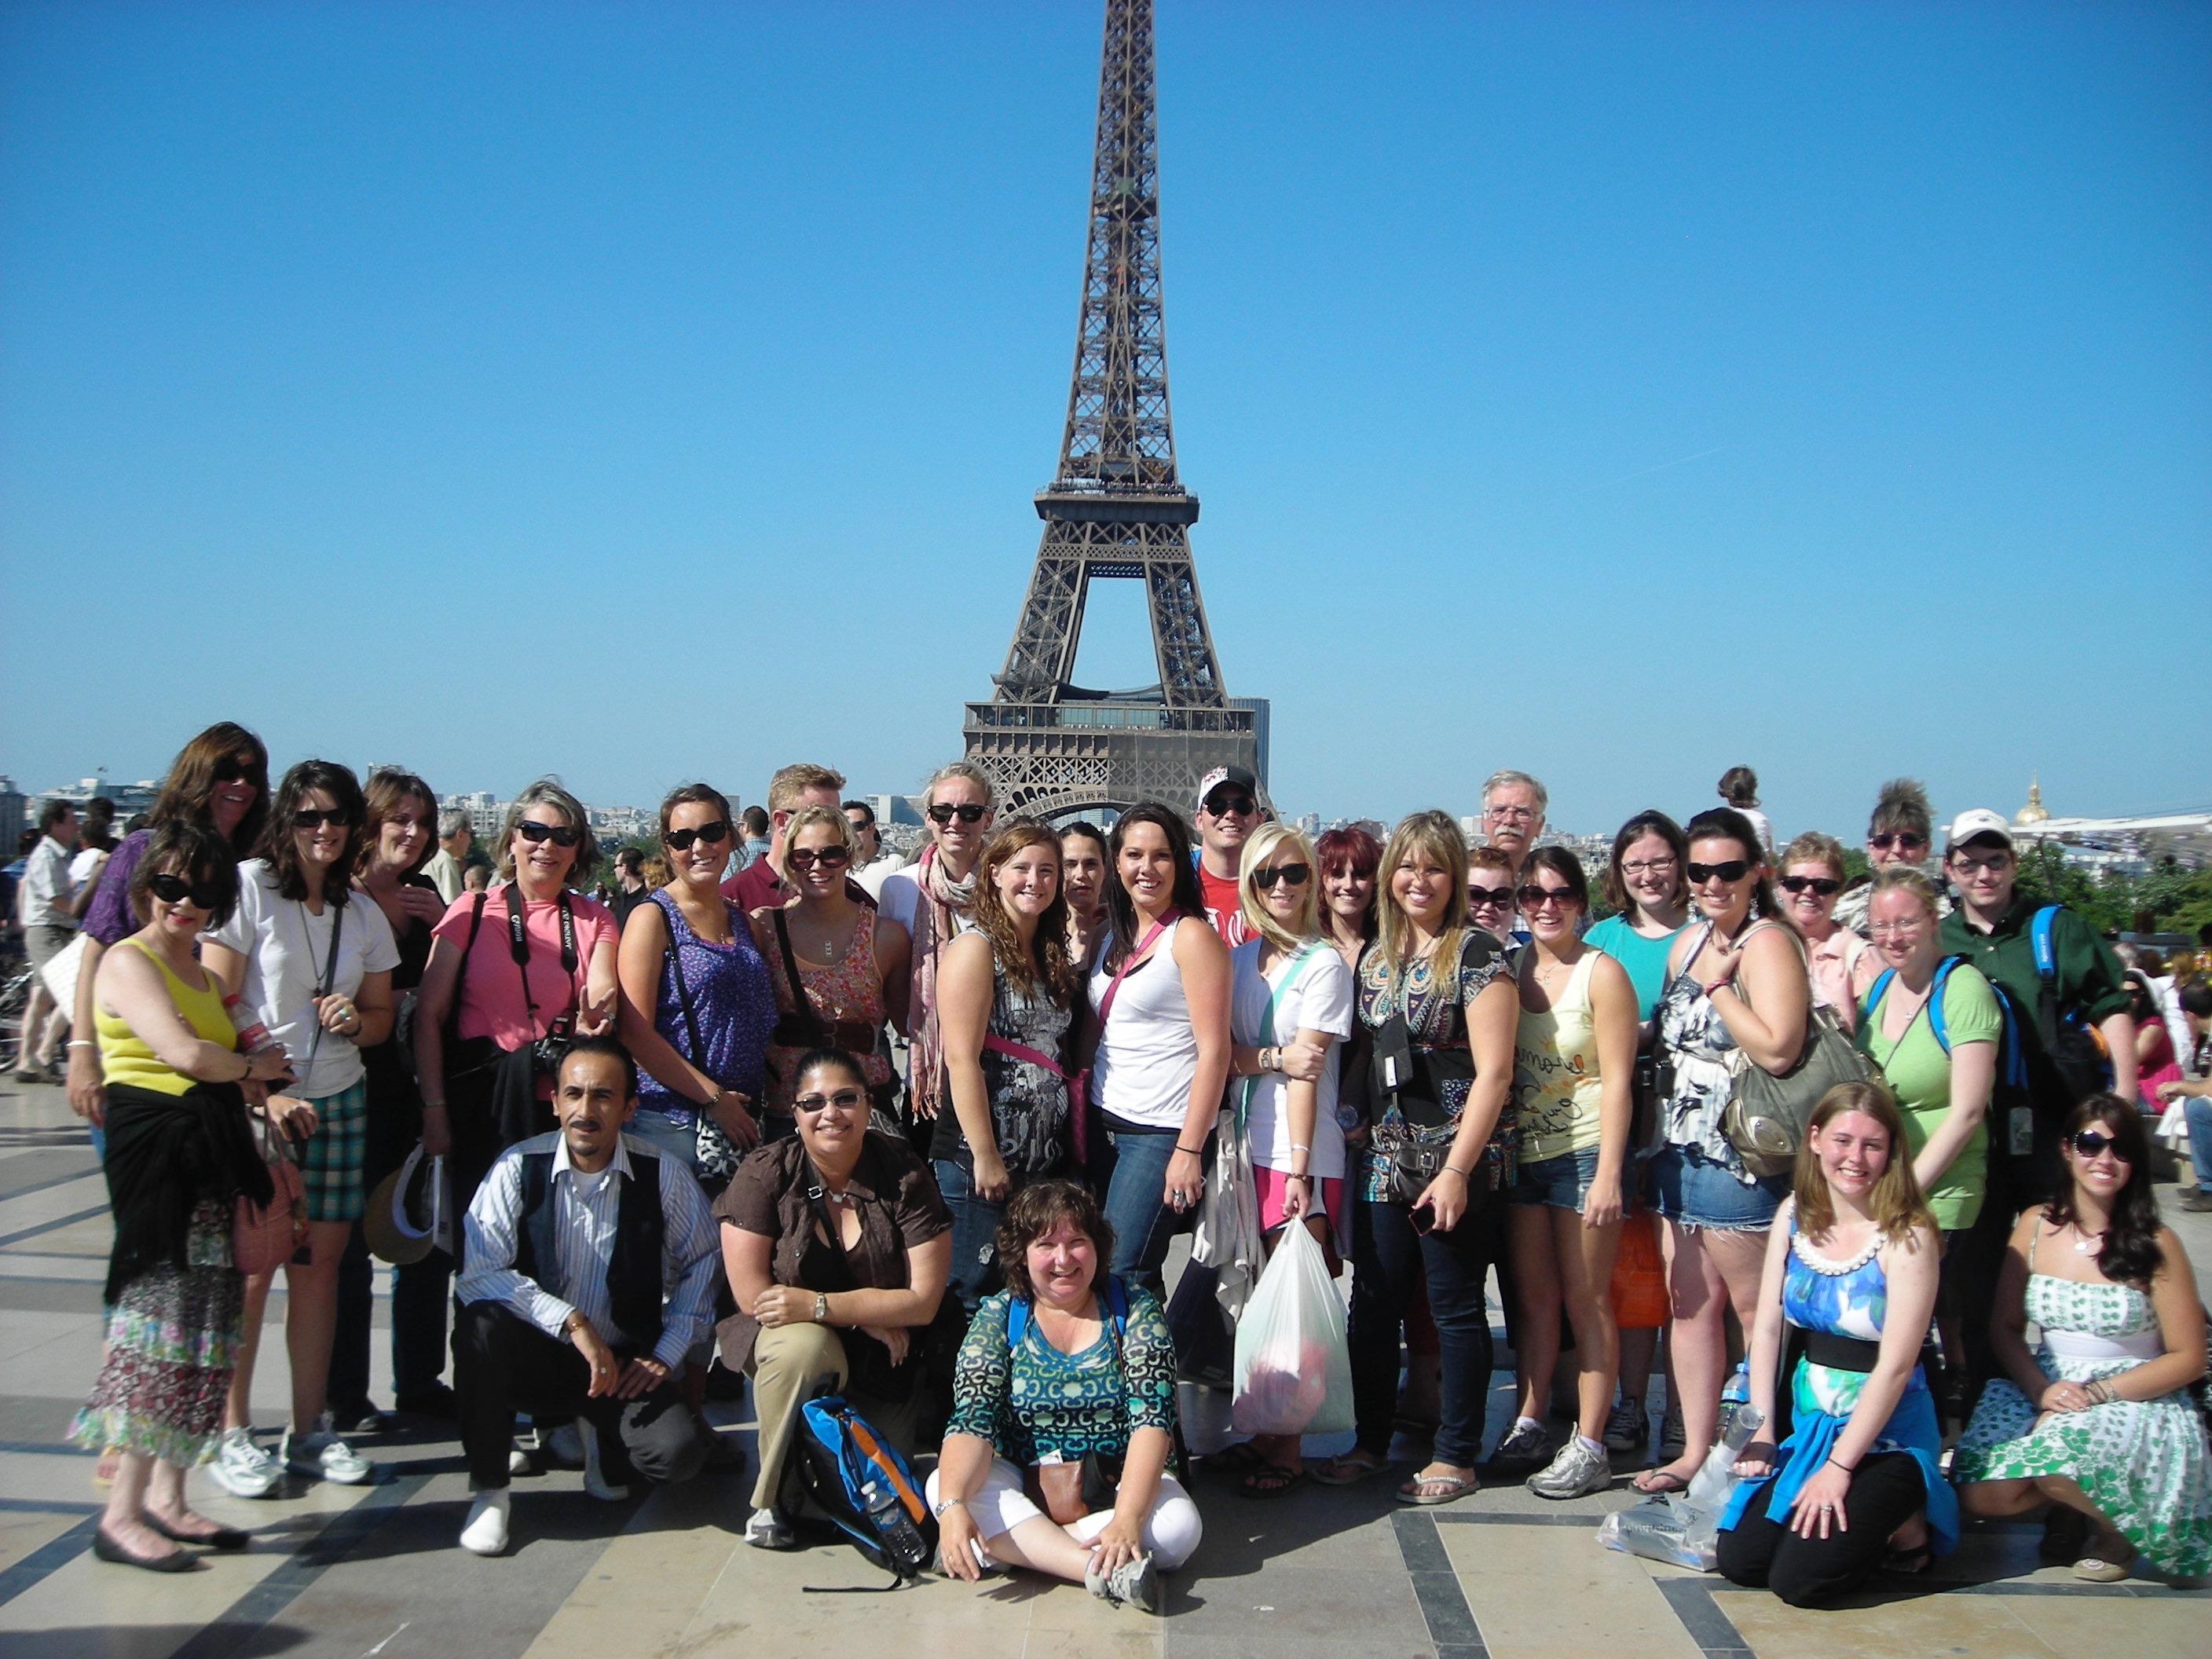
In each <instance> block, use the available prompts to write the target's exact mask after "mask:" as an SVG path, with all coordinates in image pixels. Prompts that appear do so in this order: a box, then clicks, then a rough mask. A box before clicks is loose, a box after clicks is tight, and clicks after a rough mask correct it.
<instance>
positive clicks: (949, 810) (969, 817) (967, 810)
mask: <svg viewBox="0 0 2212 1659" xmlns="http://www.w3.org/2000/svg"><path fill="white" fill-rule="evenodd" d="M990 810H991V809H990V808H989V807H987V806H978V805H975V802H974V801H963V802H962V803H961V804H960V805H957V806H955V805H953V804H952V803H951V801H949V800H947V801H939V803H938V804H937V805H934V806H933V807H931V808H930V809H929V821H930V822H931V823H933V824H936V825H938V826H939V828H940V829H941V828H943V827H944V826H945V824H948V823H951V822H952V820H953V819H954V818H956V817H957V818H958V819H959V820H960V822H961V823H982V821H983V814H984V813H986V812H987V811H990Z"/></svg>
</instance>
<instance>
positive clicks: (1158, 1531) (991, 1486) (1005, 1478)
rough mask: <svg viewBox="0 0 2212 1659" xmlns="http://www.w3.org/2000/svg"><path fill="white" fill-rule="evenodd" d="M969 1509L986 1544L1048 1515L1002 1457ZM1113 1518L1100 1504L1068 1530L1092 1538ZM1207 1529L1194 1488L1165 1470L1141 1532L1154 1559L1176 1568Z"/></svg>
mask: <svg viewBox="0 0 2212 1659" xmlns="http://www.w3.org/2000/svg"><path fill="white" fill-rule="evenodd" d="M928 1498H929V1506H930V1508H932V1509H935V1508H936V1507H937V1475H936V1473H935V1471H932V1472H931V1474H930V1477H929V1481H928ZM968 1513H969V1514H970V1515H972V1516H975V1530H976V1531H978V1532H980V1533H981V1534H983V1542H984V1546H985V1547H986V1548H988V1547H989V1545H990V1541H991V1540H993V1539H994V1538H1003V1537H1004V1536H1006V1534H1008V1533H1010V1532H1012V1530H1013V1529H1014V1528H1016V1527H1018V1526H1020V1525H1021V1524H1022V1523H1023V1522H1024V1521H1042V1520H1048V1519H1050V1517H1049V1516H1047V1515H1046V1514H1045V1512H1044V1511H1043V1510H1041V1509H1039V1508H1038V1507H1037V1506H1036V1504H1032V1503H1031V1502H1030V1497H1029V1494H1028V1493H1027V1492H1024V1491H1023V1490H1022V1472H1021V1471H1020V1470H1019V1469H1018V1468H1015V1467H1014V1466H1013V1465H1012V1463H1009V1462H1007V1461H1006V1459H1005V1458H1003V1457H994V1458H993V1459H992V1460H991V1468H990V1472H989V1473H988V1474H986V1475H984V1477H983V1484H982V1486H981V1487H980V1488H978V1489H977V1491H976V1492H975V1496H974V1497H972V1498H969V1500H968ZM1113 1518H1114V1512H1113V1510H1096V1511H1094V1512H1093V1513H1091V1514H1090V1515H1086V1516H1084V1517H1083V1519H1081V1520H1080V1521H1079V1522H1076V1523H1075V1524H1074V1525H1073V1526H1072V1527H1069V1528H1066V1533H1067V1535H1068V1536H1069V1537H1071V1538H1073V1540H1075V1541H1076V1542H1077V1543H1079V1544H1088V1543H1090V1542H1091V1541H1092V1540H1093V1539H1095V1538H1097V1536H1098V1534H1100V1533H1102V1532H1103V1531H1105V1530H1106V1528H1107V1524H1108V1523H1109V1522H1111V1521H1112V1520H1113ZM1204 1531H1205V1527H1204V1524H1203V1523H1202V1522H1200V1520H1199V1518H1198V1505H1197V1504H1194V1503H1192V1502H1191V1501H1190V1494H1189V1493H1188V1492H1185V1491H1184V1490H1183V1489H1182V1483H1181V1482H1180V1481H1178V1480H1176V1478H1175V1476H1173V1475H1171V1474H1161V1476H1160V1489H1159V1491H1158V1492H1156V1493H1155V1494H1154V1495H1153V1498H1152V1513H1151V1514H1150V1515H1147V1516H1146V1517H1145V1524H1144V1528H1143V1530H1142V1533H1141V1534H1140V1536H1141V1538H1142V1540H1143V1542H1144V1546H1145V1547H1146V1549H1147V1550H1149V1551H1150V1552H1151V1553H1152V1561H1153V1564H1154V1565H1156V1566H1158V1568H1159V1569H1160V1571H1163V1572H1173V1571H1175V1570H1176V1568H1177V1567H1179V1566H1181V1565H1182V1564H1183V1563H1184V1562H1186V1561H1188V1560H1189V1559H1190V1558H1191V1557H1192V1556H1193V1555H1194V1554H1195V1553H1197V1550H1198V1541H1199V1539H1200V1536H1201V1535H1202V1534H1203V1533H1204Z"/></svg>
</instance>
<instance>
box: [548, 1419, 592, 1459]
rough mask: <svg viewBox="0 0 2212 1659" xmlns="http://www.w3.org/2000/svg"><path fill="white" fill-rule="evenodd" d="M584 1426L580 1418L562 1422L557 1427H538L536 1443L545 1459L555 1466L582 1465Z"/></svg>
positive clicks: (583, 1457) (583, 1456)
mask: <svg viewBox="0 0 2212 1659" xmlns="http://www.w3.org/2000/svg"><path fill="white" fill-rule="evenodd" d="M584 1428H585V1424H584V1421H583V1419H581V1418H579V1419H576V1421H574V1423H563V1424H562V1425H560V1426H559V1427H558V1428H553V1429H540V1430H539V1431H538V1445H539V1446H540V1447H542V1448H543V1449H544V1453H545V1461H546V1462H549V1463H550V1464H552V1465H554V1466H555V1467H556V1468H563V1469H580V1468H583V1467H584V1464H585V1462H586V1459H585V1455H584Z"/></svg>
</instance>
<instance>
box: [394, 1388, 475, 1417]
mask: <svg viewBox="0 0 2212 1659" xmlns="http://www.w3.org/2000/svg"><path fill="white" fill-rule="evenodd" d="M392 1410H394V1411H396V1412H398V1413H399V1414H400V1415H401V1416H403V1417H427V1418H430V1419H435V1421H437V1422H441V1423H453V1422H457V1421H459V1419H460V1415H461V1408H460V1402H459V1401H458V1400H456V1399H455V1398H454V1397H453V1390H452V1389H449V1388H447V1386H446V1385H445V1384H444V1383H432V1384H431V1385H430V1387H428V1388H427V1389H423V1390H422V1392H421V1393H420V1394H402V1395H393V1396H392Z"/></svg>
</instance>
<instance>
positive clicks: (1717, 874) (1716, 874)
mask: <svg viewBox="0 0 2212 1659" xmlns="http://www.w3.org/2000/svg"><path fill="white" fill-rule="evenodd" d="M1689 870H1690V879H1691V880H1692V881H1741V880H1742V879H1743V878H1745V877H1746V876H1747V875H1749V874H1750V873H1751V866H1750V864H1749V863H1748V862H1747V860H1743V859H1730V860H1729V861H1728V862H1727V863H1725V864H1693V865H1692V866H1689Z"/></svg>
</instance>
